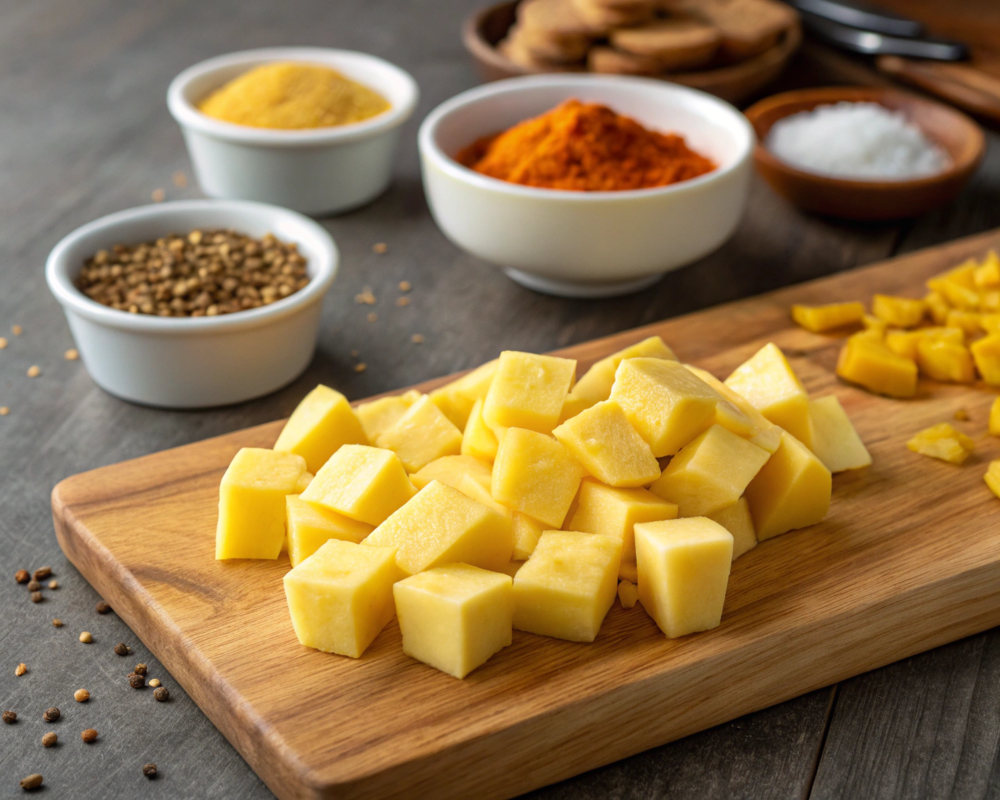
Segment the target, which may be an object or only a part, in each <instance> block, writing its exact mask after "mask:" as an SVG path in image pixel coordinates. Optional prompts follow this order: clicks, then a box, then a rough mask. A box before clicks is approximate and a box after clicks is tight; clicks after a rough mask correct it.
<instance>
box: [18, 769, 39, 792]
mask: <svg viewBox="0 0 1000 800" xmlns="http://www.w3.org/2000/svg"><path fill="white" fill-rule="evenodd" d="M43 780H45V779H44V778H43V777H42V776H41V775H39V774H38V773H37V772H36V773H35V774H34V775H29V776H28V777H27V778H21V788H22V789H37V788H38V787H39V786H41V785H42V781H43Z"/></svg>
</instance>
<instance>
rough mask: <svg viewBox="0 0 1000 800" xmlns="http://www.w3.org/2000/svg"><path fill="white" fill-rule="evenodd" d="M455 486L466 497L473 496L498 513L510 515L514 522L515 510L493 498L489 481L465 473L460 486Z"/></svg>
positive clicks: (459, 483)
mask: <svg viewBox="0 0 1000 800" xmlns="http://www.w3.org/2000/svg"><path fill="white" fill-rule="evenodd" d="M491 483H492V481H491ZM455 488H456V489H458V491H460V492H461V493H462V494H464V495H465V496H466V497H471V498H472V499H473V500H475V501H476V502H477V503H482V504H483V505H484V506H486V507H487V508H492V509H493V510H494V511H496V512H497V513H498V514H502V515H503V516H505V517H509V518H510V519H511V521H512V522H513V518H514V512H513V511H511V510H510V509H509V508H507V506H505V505H504V504H503V503H498V502H497V501H496V500H494V499H493V495H492V494H491V493H490V484H489V483H487V484H483V483H482V481H480V480H479V479H477V478H473V477H472V476H471V475H463V476H462V479H461V480H460V481H459V482H458V486H456V487H455Z"/></svg>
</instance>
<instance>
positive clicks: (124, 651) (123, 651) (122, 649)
mask: <svg viewBox="0 0 1000 800" xmlns="http://www.w3.org/2000/svg"><path fill="white" fill-rule="evenodd" d="M115 652H116V653H117V654H118V655H120V656H127V655H128V645H126V644H125V642H118V644H116V645H115Z"/></svg>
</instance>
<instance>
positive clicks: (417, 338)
mask: <svg viewBox="0 0 1000 800" xmlns="http://www.w3.org/2000/svg"><path fill="white" fill-rule="evenodd" d="M410 341H411V342H413V343H414V344H423V343H424V335H423V334H422V333H415V334H413V336H411V337H410Z"/></svg>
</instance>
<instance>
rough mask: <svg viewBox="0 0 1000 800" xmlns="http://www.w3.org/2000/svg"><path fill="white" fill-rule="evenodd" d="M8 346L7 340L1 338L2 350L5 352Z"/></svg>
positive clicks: (0, 345) (0, 347) (0, 348)
mask: <svg viewBox="0 0 1000 800" xmlns="http://www.w3.org/2000/svg"><path fill="white" fill-rule="evenodd" d="M6 346H7V340H6V339H5V338H4V337H3V336H0V350H3V349H4V348H5V347H6Z"/></svg>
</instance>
